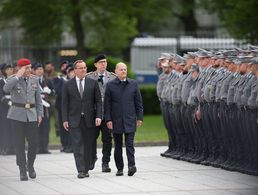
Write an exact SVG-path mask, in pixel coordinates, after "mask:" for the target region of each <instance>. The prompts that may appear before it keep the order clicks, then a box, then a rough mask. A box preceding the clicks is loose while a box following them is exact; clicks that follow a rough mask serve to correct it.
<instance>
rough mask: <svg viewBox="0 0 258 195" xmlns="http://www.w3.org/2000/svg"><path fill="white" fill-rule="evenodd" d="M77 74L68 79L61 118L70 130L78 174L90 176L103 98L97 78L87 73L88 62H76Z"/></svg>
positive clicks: (80, 176) (79, 175)
mask: <svg viewBox="0 0 258 195" xmlns="http://www.w3.org/2000/svg"><path fill="white" fill-rule="evenodd" d="M74 72H75V75H76V76H75V78H73V79H71V80H69V81H68V82H66V83H65V85H64V89H63V95H62V119H63V126H64V128H65V129H66V130H67V131H69V132H70V135H71V139H72V146H73V153H74V158H75V163H76V168H77V171H78V178H84V177H89V173H88V171H89V166H90V163H91V151H92V146H93V143H94V140H95V134H96V126H99V125H100V124H101V114H102V100H101V94H100V90H99V86H98V82H97V81H95V80H93V79H91V78H87V77H85V76H86V74H87V67H86V63H85V62H84V61H83V60H77V61H76V62H74Z"/></svg>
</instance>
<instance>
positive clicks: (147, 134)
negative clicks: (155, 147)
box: [49, 115, 168, 145]
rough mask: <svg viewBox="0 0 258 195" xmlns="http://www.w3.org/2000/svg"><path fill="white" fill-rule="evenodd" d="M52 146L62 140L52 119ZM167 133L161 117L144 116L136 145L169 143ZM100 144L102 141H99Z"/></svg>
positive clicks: (137, 132) (136, 137) (136, 138)
mask: <svg viewBox="0 0 258 195" xmlns="http://www.w3.org/2000/svg"><path fill="white" fill-rule="evenodd" d="M49 138H50V140H49V142H50V145H59V144H60V138H59V137H57V136H56V134H55V129H54V119H51V131H50V136H49ZM167 140H168V138H167V131H166V129H165V127H164V124H163V119H162V116H161V115H148V116H144V121H143V125H142V127H140V128H138V129H137V131H136V135H135V142H136V143H143V142H154V143H155V142H167ZM98 141H99V143H100V140H98Z"/></svg>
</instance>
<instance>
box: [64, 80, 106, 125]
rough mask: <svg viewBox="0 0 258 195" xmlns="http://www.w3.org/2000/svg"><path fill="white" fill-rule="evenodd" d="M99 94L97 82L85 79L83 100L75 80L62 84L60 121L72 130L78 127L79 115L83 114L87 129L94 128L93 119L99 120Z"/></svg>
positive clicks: (100, 102) (100, 108) (100, 110)
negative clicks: (67, 124)
mask: <svg viewBox="0 0 258 195" xmlns="http://www.w3.org/2000/svg"><path fill="white" fill-rule="evenodd" d="M101 104H102V101H101V94H100V90H99V86H98V82H97V81H95V80H93V79H91V78H87V77H86V78H85V85H84V91H83V98H81V96H80V93H79V90H78V87H77V83H76V79H75V78H73V79H71V80H69V81H67V82H66V83H65V84H64V88H63V94H62V119H63V122H65V121H68V123H69V126H70V127H72V128H76V127H79V124H80V120H81V113H84V115H85V120H86V125H87V127H88V128H92V127H94V126H95V119H96V118H101V113H102V105H101Z"/></svg>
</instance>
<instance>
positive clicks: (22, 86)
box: [4, 75, 43, 122]
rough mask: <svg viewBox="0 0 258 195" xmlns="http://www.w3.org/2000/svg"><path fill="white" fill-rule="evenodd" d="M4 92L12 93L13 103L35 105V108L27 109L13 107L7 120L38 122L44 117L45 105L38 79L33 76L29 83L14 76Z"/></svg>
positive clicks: (10, 78) (8, 81)
mask: <svg viewBox="0 0 258 195" xmlns="http://www.w3.org/2000/svg"><path fill="white" fill-rule="evenodd" d="M4 91H5V92H6V93H10V95H11V101H12V103H13V104H14V103H18V104H35V107H32V108H25V107H17V106H15V105H12V106H11V107H10V109H9V111H8V114H7V118H9V119H13V120H17V121H21V122H27V121H29V122H32V121H37V120H38V117H43V105H42V99H41V92H40V87H39V80H38V77H36V76H34V75H31V77H29V78H28V80H27V81H25V80H24V78H23V77H21V78H18V77H17V76H16V75H12V76H10V77H9V78H8V79H7V82H6V84H5V85H4Z"/></svg>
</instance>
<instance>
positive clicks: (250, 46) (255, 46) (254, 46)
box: [249, 45, 258, 50]
mask: <svg viewBox="0 0 258 195" xmlns="http://www.w3.org/2000/svg"><path fill="white" fill-rule="evenodd" d="M249 49H250V50H258V46H257V45H249Z"/></svg>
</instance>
